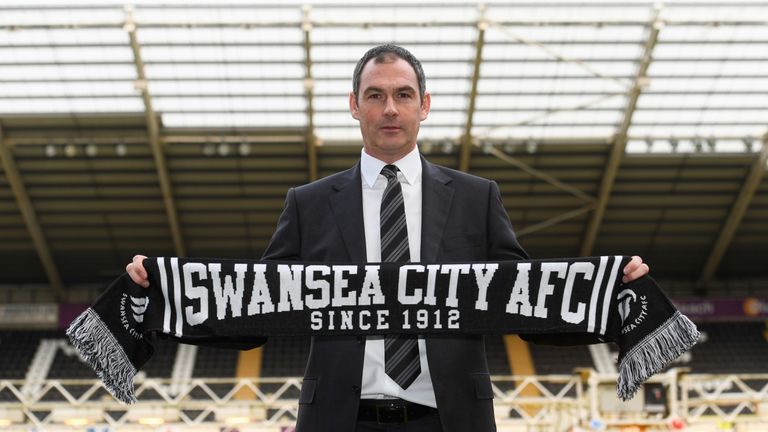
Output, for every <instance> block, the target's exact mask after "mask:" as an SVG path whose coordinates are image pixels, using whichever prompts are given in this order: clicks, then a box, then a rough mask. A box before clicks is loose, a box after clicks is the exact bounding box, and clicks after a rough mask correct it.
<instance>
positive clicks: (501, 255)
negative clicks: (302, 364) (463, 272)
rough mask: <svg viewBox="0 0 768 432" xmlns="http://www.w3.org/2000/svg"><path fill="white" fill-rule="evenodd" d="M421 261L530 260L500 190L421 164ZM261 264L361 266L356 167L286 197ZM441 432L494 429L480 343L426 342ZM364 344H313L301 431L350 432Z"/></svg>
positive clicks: (330, 340)
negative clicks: (295, 261)
mask: <svg viewBox="0 0 768 432" xmlns="http://www.w3.org/2000/svg"><path fill="white" fill-rule="evenodd" d="M422 167H423V170H422V228H421V230H422V233H421V261H422V262H451V261H453V262H459V261H465V262H469V261H483V260H517V259H527V255H526V253H525V251H523V249H522V248H521V247H520V245H519V244H518V243H517V240H516V239H515V235H514V233H513V231H512V225H511V223H510V221H509V217H508V215H507V212H506V211H505V210H504V207H503V205H502V202H501V196H500V193H499V189H498V186H497V185H496V183H494V182H492V181H490V180H486V179H482V178H479V177H475V176H471V175H468V174H465V173H462V172H459V171H455V170H451V169H448V168H444V167H441V166H437V165H433V164H431V163H429V162H427V161H426V160H425V159H424V158H423V157H422ZM263 259H265V260H290V259H296V260H303V261H319V262H364V261H366V251H365V232H364V225H363V203H362V185H361V180H360V164H359V163H358V164H357V165H356V166H355V167H353V168H351V169H349V170H346V171H343V172H341V173H338V174H335V175H332V176H330V177H326V178H324V179H321V180H318V181H316V182H313V183H311V184H308V185H304V186H301V187H297V188H294V189H291V190H289V191H288V196H287V197H286V201H285V208H284V210H283V213H282V215H281V216H280V220H279V222H278V224H277V229H276V230H275V233H274V235H273V237H272V240H271V241H270V243H269V246H267V249H266V251H265V252H264V256H263ZM426 346H427V358H428V361H429V370H430V373H431V376H432V383H433V385H434V389H435V398H436V400H437V407H438V411H439V413H440V420H441V423H442V426H443V430H444V431H445V432H470V431H471V432H483V431H495V430H496V426H495V421H494V416H493V393H492V391H491V381H490V377H489V374H488V364H487V361H486V358H485V342H484V340H483V338H482V336H467V337H428V338H427V339H426ZM364 352H365V339H363V338H356V337H320V336H318V337H314V338H313V340H312V345H311V349H310V354H309V359H308V362H307V368H306V372H305V376H304V382H303V385H302V389H301V396H300V398H299V416H298V422H297V430H298V431H299V432H313V431H328V432H344V431H353V430H354V429H355V422H356V416H357V409H358V403H359V396H360V385H361V379H362V373H363V356H364Z"/></svg>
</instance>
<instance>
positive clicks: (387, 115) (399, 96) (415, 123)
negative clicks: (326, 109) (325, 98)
mask: <svg viewBox="0 0 768 432" xmlns="http://www.w3.org/2000/svg"><path fill="white" fill-rule="evenodd" d="M429 104H430V95H429V94H428V93H425V94H424V98H423V99H422V100H419V82H418V79H417V78H416V72H414V70H413V68H412V67H411V65H410V64H408V62H406V61H405V60H403V59H401V58H396V60H395V61H387V62H385V63H376V62H375V60H370V61H369V62H368V63H367V64H366V65H365V67H364V68H363V71H362V73H361V74H360V89H359V94H358V96H357V97H355V94H354V93H350V95H349V110H350V112H351V113H352V117H353V118H355V119H356V120H358V121H359V122H360V132H361V133H362V134H363V147H364V148H365V152H366V153H368V154H369V155H371V156H373V157H375V158H377V159H380V160H382V161H384V162H387V163H392V162H395V161H397V160H399V159H401V158H402V157H403V156H405V155H406V154H408V152H410V151H411V150H413V148H414V147H415V146H416V137H417V135H418V134H419V124H420V123H421V121H422V120H425V119H426V118H427V115H428V114H429Z"/></svg>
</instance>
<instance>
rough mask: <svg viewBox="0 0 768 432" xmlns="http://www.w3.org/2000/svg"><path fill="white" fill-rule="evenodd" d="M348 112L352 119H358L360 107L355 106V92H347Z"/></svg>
mask: <svg viewBox="0 0 768 432" xmlns="http://www.w3.org/2000/svg"><path fill="white" fill-rule="evenodd" d="M349 113H350V114H352V118H353V119H355V120H360V109H359V108H358V106H357V96H356V95H355V92H349Z"/></svg>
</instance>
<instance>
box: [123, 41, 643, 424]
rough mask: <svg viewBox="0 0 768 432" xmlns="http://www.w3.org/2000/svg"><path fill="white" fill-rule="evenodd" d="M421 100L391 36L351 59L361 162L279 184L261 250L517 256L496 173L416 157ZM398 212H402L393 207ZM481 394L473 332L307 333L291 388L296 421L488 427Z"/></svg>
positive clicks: (414, 65)
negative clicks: (279, 202) (278, 209)
mask: <svg viewBox="0 0 768 432" xmlns="http://www.w3.org/2000/svg"><path fill="white" fill-rule="evenodd" d="M430 102H431V96H430V94H429V93H428V92H426V91H425V78H424V73H423V71H422V68H421V64H420V63H419V61H418V60H417V59H416V58H415V57H414V56H413V55H412V54H411V53H410V52H408V51H407V50H405V49H403V48H401V47H398V46H395V45H383V46H379V47H376V48H373V49H371V50H370V51H368V52H367V53H366V54H365V55H364V56H363V57H362V58H361V59H360V61H359V62H358V64H357V67H356V68H355V73H354V77H353V90H352V92H351V93H350V95H349V108H350V112H351V114H352V117H353V118H355V119H356V120H358V121H359V123H360V131H361V133H362V138H363V150H362V151H361V157H360V162H359V163H358V164H356V165H355V166H354V167H352V168H351V169H349V170H346V171H343V172H341V173H338V174H335V175H332V176H329V177H327V178H324V179H321V180H318V181H316V182H313V183H311V184H308V185H304V186H300V187H297V188H292V189H290V190H289V191H288V195H287V197H286V203H285V208H284V210H283V213H282V215H281V216H280V220H279V221H278V224H277V228H276V230H275V233H274V235H273V237H272V240H271V241H270V243H269V245H268V246H267V249H266V251H265V253H264V256H263V259H265V260H302V261H313V262H366V261H367V262H379V261H401V260H402V261H415V262H418V261H422V262H457V261H463V262H470V261H487V260H499V261H500V260H519V259H527V258H528V255H527V254H526V253H525V251H524V250H523V249H522V248H521V247H520V245H519V244H518V243H517V240H516V238H515V235H514V232H513V230H512V225H511V223H510V221H509V217H508V215H507V212H506V210H505V209H504V207H503V205H502V202H501V196H500V193H499V190H498V186H497V185H496V183H494V182H493V181H489V180H486V179H482V178H479V177H475V176H471V175H468V174H465V173H462V172H459V171H455V170H451V169H447V168H444V167H440V166H437V165H433V164H431V163H429V162H427V161H426V160H425V159H424V158H423V157H421V156H420V155H419V152H418V149H417V148H416V139H417V135H418V131H419V125H420V123H421V122H422V121H423V120H425V119H426V118H427V116H428V115H429V108H430ZM398 212H400V213H401V214H402V215H401V216H392V215H393V214H398ZM393 220H394V221H395V222H392V221H393ZM393 239H394V240H393ZM392 245H394V246H392ZM143 258H144V257H143V256H141V255H137V256H136V257H134V260H133V262H132V263H131V264H129V265H128V266H127V268H126V270H127V271H128V273H129V274H130V275H131V277H132V278H133V280H134V281H135V282H137V283H140V284H142V285H144V286H148V283H147V280H146V272H145V271H144V268H143V266H142V265H141V260H142V259H143ZM647 272H648V266H647V265H645V264H643V263H642V260H641V259H640V258H638V257H635V258H633V260H632V261H631V262H630V263H629V264H628V265H627V267H626V268H625V269H624V273H625V276H624V279H625V282H626V281H629V280H634V279H636V278H638V277H640V276H642V275H644V274H646V273H647ZM393 346H394V347H397V349H396V351H397V352H396V353H394V354H392V353H391V352H392V347H393ZM416 348H418V349H416ZM406 357H410V360H409V363H408V364H407V366H402V367H401V368H400V369H397V367H394V366H391V365H392V364H393V362H394V361H395V360H393V359H397V360H402V359H403V358H406ZM400 364H402V363H400ZM398 367H400V366H398ZM393 368H394V369H396V370H395V371H394V374H393ZM492 400H493V392H492V390H491V381H490V377H489V374H488V366H487V362H486V359H485V344H484V340H483V338H482V337H481V336H451V337H445V336H442V337H425V338H422V337H420V338H418V340H415V338H407V337H398V336H397V335H388V336H386V337H368V338H358V337H326V336H317V337H314V338H313V340H312V347H311V350H310V355H309V359H308V362H307V368H306V372H305V376H304V382H303V386H302V390H301V396H300V398H299V415H298V422H297V429H298V431H299V432H312V431H329V432H331V431H332V432H336V431H355V430H357V431H387V430H398V431H414V432H415V431H446V432H469V431H472V432H475V431H493V430H496V426H495V421H494V416H493V403H492Z"/></svg>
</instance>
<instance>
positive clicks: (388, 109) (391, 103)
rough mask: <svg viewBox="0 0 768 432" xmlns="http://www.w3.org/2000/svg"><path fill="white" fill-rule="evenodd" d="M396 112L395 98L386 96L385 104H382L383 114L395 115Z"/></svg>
mask: <svg viewBox="0 0 768 432" xmlns="http://www.w3.org/2000/svg"><path fill="white" fill-rule="evenodd" d="M397 114H398V112H397V106H395V99H394V98H387V101H386V102H385V106H384V115H388V116H396V115H397Z"/></svg>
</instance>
